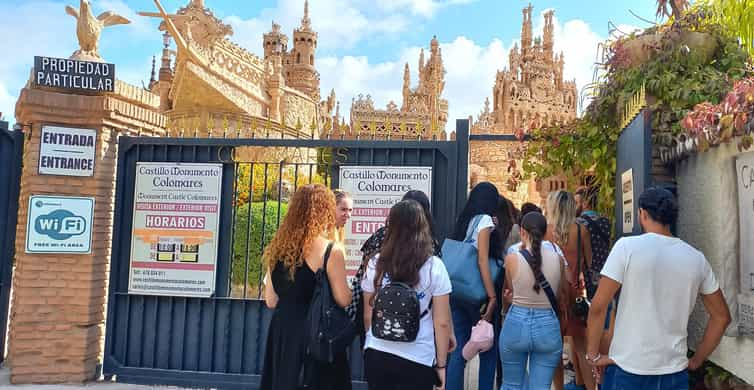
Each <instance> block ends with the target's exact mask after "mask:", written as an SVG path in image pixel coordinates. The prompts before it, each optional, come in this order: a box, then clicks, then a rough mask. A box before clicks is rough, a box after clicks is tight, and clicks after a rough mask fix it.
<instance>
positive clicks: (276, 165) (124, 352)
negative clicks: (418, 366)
mask: <svg viewBox="0 0 754 390" xmlns="http://www.w3.org/2000/svg"><path fill="white" fill-rule="evenodd" d="M457 133H458V134H457V137H456V140H453V141H444V140H443V141H437V140H433V141H427V140H422V141H418V140H413V141H410V140H375V139H367V140H343V139H284V138H281V139H270V138H233V139H226V138H204V139H179V138H130V137H123V138H121V139H120V142H119V151H118V174H117V182H116V192H115V193H116V198H115V222H114V223H115V225H114V235H113V252H112V260H111V273H110V285H109V295H108V311H107V330H106V342H105V355H104V362H103V370H104V375H105V377H106V378H112V377H113V376H115V377H116V380H117V381H118V382H125V383H136V384H164V385H177V386H186V387H205V388H208V387H212V388H244V389H256V388H258V387H259V384H260V379H261V376H260V375H261V372H262V368H263V367H262V365H263V362H264V353H265V351H264V349H265V340H266V335H267V332H268V327H269V322H270V318H271V314H272V313H271V311H269V310H268V309H266V307H265V305H264V302H263V301H262V300H260V299H259V298H260V297H261V292H262V290H261V288H260V285H261V279H262V265H261V261H260V255H261V251H262V249H263V248H264V246H265V244H266V243H267V242H268V241H269V240H270V239H271V238H272V235H273V234H274V232H275V231H276V229H277V227H278V225H279V223H280V221H281V219H282V217H283V216H284V214H285V211H286V203H285V201H284V200H285V198H286V193H290V192H293V191H295V188H296V187H298V186H299V185H302V184H306V183H310V182H320V183H324V184H326V185H329V186H331V188H336V187H337V185H338V179H337V178H338V172H339V168H340V167H341V166H354V165H362V166H364V165H371V166H429V167H432V168H433V174H432V188H433V191H432V209H433V214H434V218H435V222H436V225H437V230H438V235H439V236H440V238H444V237H445V236H446V235H448V234H449V233H450V232H451V230H452V225H453V221H454V218H455V217H456V214H457V211H460V207H462V206H463V203H464V202H465V201H466V186H467V183H466V182H467V176H468V121H466V120H459V121H458V123H457ZM262 148H263V149H262ZM302 150H307V151H312V150H316V159H315V160H314V161H311V160H307V159H304V160H303V161H302V160H301V159H291V158H289V157H290V155H291V153H292V154H293V155H296V153H299V154H300V153H301V151H302ZM260 151H263V152H264V153H262V154H269V153H273V154H274V153H279V155H278V156H282V157H283V158H279V159H278V160H277V161H276V162H275V161H272V162H271V161H268V160H265V159H262V158H259V156H258V155H259V154H260V153H259V152H260ZM307 153H308V152H307ZM286 156H287V157H286ZM137 162H186V163H191V162H194V163H222V164H223V183H222V192H221V202H222V203H221V207H220V229H219V235H218V240H219V246H218V255H219V256H218V261H217V273H216V277H217V279H216V295H215V296H214V297H211V298H185V297H173V296H147V295H134V294H128V278H129V267H130V264H129V259H130V250H131V231H132V218H133V210H134V185H135V177H136V163H137ZM350 361H351V371H352V378H353V380H354V388H355V389H359V388H364V389H365V388H366V386H365V384H364V383H363V381H362V380H363V367H362V360H361V355H360V352H359V351H358V348H357V347H356V344H354V346H353V348H351V353H350Z"/></svg>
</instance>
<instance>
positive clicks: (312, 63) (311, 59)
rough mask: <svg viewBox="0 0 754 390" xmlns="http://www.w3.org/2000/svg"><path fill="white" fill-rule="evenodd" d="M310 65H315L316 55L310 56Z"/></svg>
mask: <svg viewBox="0 0 754 390" xmlns="http://www.w3.org/2000/svg"><path fill="white" fill-rule="evenodd" d="M309 65H314V55H313V54H311V55H309Z"/></svg>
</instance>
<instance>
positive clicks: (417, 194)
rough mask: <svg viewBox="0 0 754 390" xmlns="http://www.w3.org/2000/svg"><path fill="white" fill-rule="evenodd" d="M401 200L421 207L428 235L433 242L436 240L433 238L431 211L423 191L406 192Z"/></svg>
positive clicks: (433, 223)
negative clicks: (415, 203) (412, 202)
mask: <svg viewBox="0 0 754 390" xmlns="http://www.w3.org/2000/svg"><path fill="white" fill-rule="evenodd" d="M401 200H413V201H416V202H417V203H419V204H420V205H421V206H422V209H423V210H424V217H425V218H426V219H427V224H428V225H429V234H430V235H432V239H433V240H435V239H436V238H437V237H436V236H435V222H434V219H433V218H432V210H431V208H430V206H429V197H428V196H427V194H425V193H424V191H420V190H411V191H409V192H406V193H405V194H404V195H403V199H401Z"/></svg>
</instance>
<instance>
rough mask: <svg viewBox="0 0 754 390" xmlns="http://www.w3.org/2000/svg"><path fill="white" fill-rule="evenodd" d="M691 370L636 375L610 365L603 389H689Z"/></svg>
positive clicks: (606, 371) (606, 372)
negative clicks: (665, 373) (664, 373)
mask: <svg viewBox="0 0 754 390" xmlns="http://www.w3.org/2000/svg"><path fill="white" fill-rule="evenodd" d="M688 388H689V372H688V371H686V370H683V371H681V372H677V373H675V374H667V375H635V374H631V373H628V372H626V371H623V370H622V369H621V368H620V367H618V366H610V367H608V368H607V369H606V370H605V380H604V381H603V383H602V389H603V390H624V389H625V390H629V389H645V390H688Z"/></svg>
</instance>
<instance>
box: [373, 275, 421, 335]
mask: <svg viewBox="0 0 754 390" xmlns="http://www.w3.org/2000/svg"><path fill="white" fill-rule="evenodd" d="M430 309H432V301H431V300H430V301H429V307H427V310H424V312H423V313H420V303H419V297H418V296H417V293H416V290H414V289H413V288H411V287H410V286H409V285H407V284H405V283H399V282H391V283H388V284H387V285H385V286H382V287H381V288H380V289H379V290H378V291H377V295H376V296H375V298H374V307H373V308H372V336H374V337H376V338H378V339H382V340H387V341H400V342H404V343H410V342H412V341H414V340H416V337H417V336H418V335H419V322H420V321H421V319H422V318H424V316H426V315H427V313H429V310H430Z"/></svg>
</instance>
